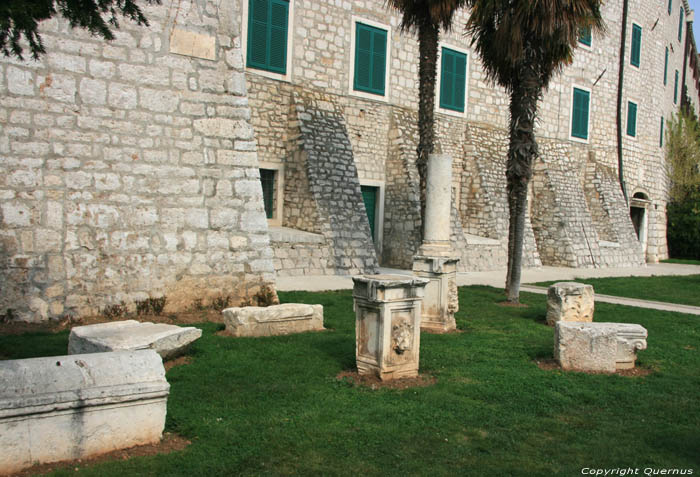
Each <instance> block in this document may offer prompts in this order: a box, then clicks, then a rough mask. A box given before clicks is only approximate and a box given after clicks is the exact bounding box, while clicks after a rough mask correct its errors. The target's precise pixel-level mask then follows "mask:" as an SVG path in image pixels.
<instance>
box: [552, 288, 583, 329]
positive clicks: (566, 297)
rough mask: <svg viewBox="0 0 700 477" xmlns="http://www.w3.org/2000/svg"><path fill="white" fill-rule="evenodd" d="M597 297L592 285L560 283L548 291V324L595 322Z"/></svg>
mask: <svg viewBox="0 0 700 477" xmlns="http://www.w3.org/2000/svg"><path fill="white" fill-rule="evenodd" d="M594 309H595V295H594V292H593V286H592V285H586V284H584V283H576V282H559V283H555V284H554V285H551V286H550V287H549V289H548V290H547V324H548V325H550V326H553V325H554V323H556V322H558V321H584V322H591V321H593V312H594Z"/></svg>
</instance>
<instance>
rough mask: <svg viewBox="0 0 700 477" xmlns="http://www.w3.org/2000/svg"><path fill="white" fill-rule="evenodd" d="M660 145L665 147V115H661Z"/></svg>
mask: <svg viewBox="0 0 700 477" xmlns="http://www.w3.org/2000/svg"><path fill="white" fill-rule="evenodd" d="M659 147H664V117H663V116H661V128H660V129H659Z"/></svg>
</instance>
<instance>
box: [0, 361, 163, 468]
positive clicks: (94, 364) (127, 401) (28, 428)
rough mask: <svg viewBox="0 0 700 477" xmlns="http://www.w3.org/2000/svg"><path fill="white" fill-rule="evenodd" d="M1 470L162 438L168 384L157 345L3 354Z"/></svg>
mask: <svg viewBox="0 0 700 477" xmlns="http://www.w3.org/2000/svg"><path fill="white" fill-rule="evenodd" d="M0 383H2V387H0V475H4V474H9V473H13V472H17V471H19V470H21V469H24V468H26V467H30V466H32V465H34V464H43V463H50V462H58V461H62V460H72V459H83V458H87V457H90V456H95V455H99V454H103V453H106V452H111V451H113V450H117V449H124V448H127V447H132V446H135V445H144V444H155V443H157V442H159V441H160V438H161V437H162V433H163V427H164V425H165V415H166V408H167V399H168V393H169V390H170V385H169V384H168V382H167V381H166V380H165V369H164V368H163V361H162V359H161V358H160V356H158V354H157V353H156V352H155V351H154V350H140V351H119V352H114V353H95V354H76V355H70V356H54V357H50V358H31V359H19V360H8V361H0Z"/></svg>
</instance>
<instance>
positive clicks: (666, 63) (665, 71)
mask: <svg viewBox="0 0 700 477" xmlns="http://www.w3.org/2000/svg"><path fill="white" fill-rule="evenodd" d="M667 79H668V46H667V47H666V56H665V57H664V86H666V82H667Z"/></svg>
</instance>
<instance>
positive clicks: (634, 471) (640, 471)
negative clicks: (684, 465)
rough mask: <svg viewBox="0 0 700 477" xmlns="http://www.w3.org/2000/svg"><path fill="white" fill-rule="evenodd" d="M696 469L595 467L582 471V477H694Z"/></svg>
mask: <svg viewBox="0 0 700 477" xmlns="http://www.w3.org/2000/svg"><path fill="white" fill-rule="evenodd" d="M693 471H694V469H659V468H655V467H643V468H638V467H617V468H612V469H596V468H593V467H584V468H583V469H581V474H582V475H595V476H602V477H607V476H619V477H624V476H625V475H693V474H694V472H693Z"/></svg>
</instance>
